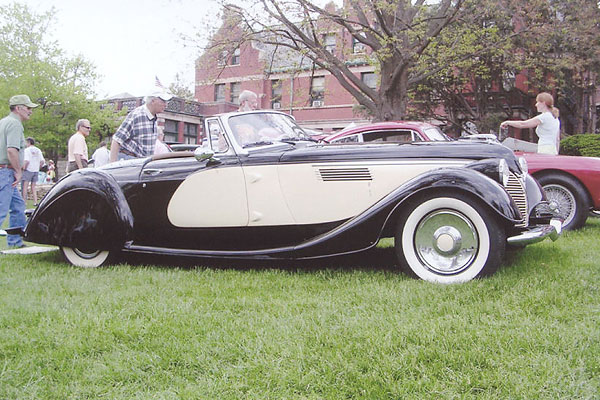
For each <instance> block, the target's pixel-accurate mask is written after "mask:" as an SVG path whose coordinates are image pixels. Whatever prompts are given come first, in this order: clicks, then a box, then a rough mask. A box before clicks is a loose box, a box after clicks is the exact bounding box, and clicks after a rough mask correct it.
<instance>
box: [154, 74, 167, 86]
mask: <svg viewBox="0 0 600 400" xmlns="http://www.w3.org/2000/svg"><path fill="white" fill-rule="evenodd" d="M154 85H155V86H158V87H159V88H161V89H164V88H165V87H164V86H163V84H162V83H160V79H158V76H156V75H154Z"/></svg>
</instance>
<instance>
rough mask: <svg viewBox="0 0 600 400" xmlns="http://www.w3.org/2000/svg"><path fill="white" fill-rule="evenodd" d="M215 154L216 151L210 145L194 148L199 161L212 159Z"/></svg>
mask: <svg viewBox="0 0 600 400" xmlns="http://www.w3.org/2000/svg"><path fill="white" fill-rule="evenodd" d="M214 156H215V152H214V151H213V150H212V149H211V148H209V147H202V146H200V147H198V148H196V150H194V157H195V158H196V160H198V161H205V160H210V159H211V158H213V157H214Z"/></svg>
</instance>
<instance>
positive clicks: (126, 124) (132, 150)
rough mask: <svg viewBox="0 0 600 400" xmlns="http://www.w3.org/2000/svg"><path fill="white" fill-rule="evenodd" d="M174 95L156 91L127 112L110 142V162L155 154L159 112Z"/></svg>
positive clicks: (163, 109)
mask: <svg viewBox="0 0 600 400" xmlns="http://www.w3.org/2000/svg"><path fill="white" fill-rule="evenodd" d="M172 97H173V95H172V94H170V93H168V92H165V91H154V92H152V93H151V94H150V95H148V96H146V97H144V104H142V105H141V106H139V107H137V108H136V109H134V110H133V111H132V112H130V113H129V114H127V116H126V117H125V120H124V121H123V122H122V123H121V126H120V127H119V129H117V132H115V134H114V135H113V137H112V142H111V144H110V162H114V161H117V160H126V159H130V158H136V157H148V156H151V155H153V154H154V146H155V145H156V139H157V138H158V126H157V119H158V117H157V114H159V113H161V112H163V111H165V108H166V107H167V102H168V101H169V100H171V98H172Z"/></svg>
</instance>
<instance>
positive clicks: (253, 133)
mask: <svg viewBox="0 0 600 400" xmlns="http://www.w3.org/2000/svg"><path fill="white" fill-rule="evenodd" d="M228 123H229V126H230V128H231V132H232V133H233V135H234V137H235V140H236V141H237V142H238V144H239V145H240V146H242V147H243V148H247V147H253V146H261V145H267V144H273V143H276V142H294V141H300V140H311V139H310V137H309V135H308V134H306V132H304V131H303V130H302V128H300V127H299V126H298V125H296V122H295V121H294V119H293V118H292V117H290V116H288V115H285V114H279V113H251V114H241V115H234V116H232V117H230V118H229V120H228Z"/></svg>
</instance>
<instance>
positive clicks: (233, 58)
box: [231, 47, 240, 65]
mask: <svg viewBox="0 0 600 400" xmlns="http://www.w3.org/2000/svg"><path fill="white" fill-rule="evenodd" d="M231 65H240V48H239V47H238V48H237V49H235V50H234V51H233V55H232V56H231Z"/></svg>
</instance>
